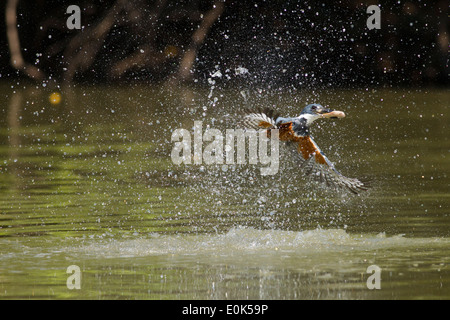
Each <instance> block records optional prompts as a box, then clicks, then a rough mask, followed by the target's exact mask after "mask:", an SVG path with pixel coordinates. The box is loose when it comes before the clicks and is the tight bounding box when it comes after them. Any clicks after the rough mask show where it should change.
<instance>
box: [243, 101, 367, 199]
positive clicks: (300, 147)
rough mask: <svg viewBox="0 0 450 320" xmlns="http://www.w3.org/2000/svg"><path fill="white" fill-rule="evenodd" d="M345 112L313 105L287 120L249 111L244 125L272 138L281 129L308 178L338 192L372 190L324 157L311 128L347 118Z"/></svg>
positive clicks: (281, 135) (280, 134)
mask: <svg viewBox="0 0 450 320" xmlns="http://www.w3.org/2000/svg"><path fill="white" fill-rule="evenodd" d="M344 117H345V113H344V112H342V111H337V110H332V109H329V108H325V107H323V106H321V105H320V104H316V103H313V104H309V105H307V106H306V107H305V108H304V109H303V111H302V112H301V113H300V115H299V116H298V117H292V118H289V117H288V118H284V117H280V116H279V114H277V113H275V112H274V111H273V110H272V109H269V108H267V109H264V110H258V111H248V112H246V113H245V114H244V117H243V124H244V126H245V127H246V128H249V129H259V130H261V129H265V130H267V136H268V137H270V133H271V129H278V130H279V131H278V134H279V135H278V136H279V139H280V140H281V141H286V142H287V144H288V145H290V146H294V147H295V149H296V150H295V152H296V153H297V154H298V155H299V157H298V158H299V161H300V168H301V169H302V171H303V172H304V174H305V176H308V177H310V178H311V179H312V180H315V181H318V182H320V183H323V184H325V185H326V186H327V187H332V188H335V189H346V190H349V191H351V192H352V193H354V194H359V193H360V192H362V191H366V190H367V189H368V183H367V182H366V181H364V182H363V181H361V180H358V179H355V178H348V177H346V176H344V175H343V174H341V173H340V172H339V171H337V170H336V168H335V167H334V164H333V163H332V162H331V161H330V160H329V159H328V158H327V157H326V156H325V155H324V154H323V152H322V151H321V150H320V149H319V147H318V146H317V144H316V143H315V142H314V140H313V139H312V137H311V134H310V128H311V125H312V124H313V123H314V122H315V121H316V120H318V119H338V118H344Z"/></svg>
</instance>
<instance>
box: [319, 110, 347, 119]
mask: <svg viewBox="0 0 450 320" xmlns="http://www.w3.org/2000/svg"><path fill="white" fill-rule="evenodd" d="M320 115H321V116H322V118H331V119H335V118H344V117H345V113H344V112H342V111H337V110H330V109H324V110H323V111H322V112H321V114H320Z"/></svg>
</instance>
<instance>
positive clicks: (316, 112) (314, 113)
mask: <svg viewBox="0 0 450 320" xmlns="http://www.w3.org/2000/svg"><path fill="white" fill-rule="evenodd" d="M344 117H345V113H344V112H342V111H337V110H332V109H329V108H325V107H323V106H321V105H320V104H316V103H313V104H309V105H307V106H306V107H305V109H303V111H302V112H301V113H300V116H299V118H304V119H306V124H307V125H310V124H311V123H313V122H314V121H315V120H317V119H320V118H331V119H336V118H344Z"/></svg>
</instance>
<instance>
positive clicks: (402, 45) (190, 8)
mask: <svg viewBox="0 0 450 320" xmlns="http://www.w3.org/2000/svg"><path fill="white" fill-rule="evenodd" d="M7 2H8V0H7V1H2V2H1V3H0V12H1V17H0V23H1V24H0V29H1V33H0V74H1V78H0V79H17V78H21V79H22V78H29V77H28V76H27V75H26V73H24V72H22V71H20V70H16V69H14V68H13V67H12V66H11V63H10V52H9V46H8V40H7V36H6V24H5V7H6V3H7ZM116 2H118V1H113V0H111V1H100V0H97V1H75V0H70V1H54V0H53V1H46V0H37V1H31V0H20V1H19V3H18V6H17V18H18V25H19V27H18V31H19V35H20V45H21V52H22V55H23V57H24V60H25V61H26V62H27V63H29V64H31V65H35V66H37V67H38V68H39V70H40V71H41V72H42V73H43V74H44V75H45V76H44V80H40V81H44V82H47V83H49V84H52V83H53V84H55V83H60V82H61V81H66V82H67V83H69V84H71V83H108V84H114V83H135V82H146V83H154V82H161V81H168V80H174V79H175V80H182V81H187V82H194V83H199V84H201V83H208V82H207V79H208V78H209V77H210V75H211V74H212V73H214V72H215V71H216V70H220V71H221V73H222V75H223V76H222V78H215V80H216V81H218V82H222V83H223V84H227V85H228V84H236V83H242V82H245V83H246V84H249V85H252V84H253V85H267V86H269V87H270V86H273V87H280V86H281V87H295V88H302V87H358V86H446V85H448V84H449V77H448V74H449V66H448V46H449V18H448V6H449V3H448V1H446V0H438V1H379V2H375V1H350V0H349V1H277V0H272V1H237V0H236V1H226V2H225V4H224V9H223V12H221V14H220V17H219V18H218V19H217V20H216V21H215V22H214V23H213V24H212V27H211V28H209V29H208V33H207V36H206V38H205V39H204V41H202V42H201V43H200V44H198V45H196V46H195V49H196V50H197V51H196V59H195V62H194V64H193V67H192V77H189V78H187V79H186V78H183V79H178V78H179V77H178V71H179V65H180V60H181V59H182V57H183V54H184V53H185V52H186V50H187V49H188V48H190V47H192V45H193V44H192V43H193V40H192V39H193V38H192V35H193V33H194V32H195V30H197V28H198V26H199V25H200V24H201V22H202V19H203V18H205V16H206V15H207V13H208V12H209V10H211V9H212V6H213V3H214V1H203V0H193V1H170V0H167V1H150V0H149V1H145V0H137V1H129V2H130V3H129V4H127V5H125V6H124V7H123V8H122V9H121V10H120V12H118V13H117V15H116V16H115V19H116V21H115V23H114V24H113V25H112V26H111V27H110V28H109V29H108V31H107V32H106V33H105V36H104V38H101V39H100V38H99V39H95V41H97V42H98V43H97V45H96V49H95V51H93V52H94V53H93V59H92V61H90V62H89V63H86V64H87V66H80V67H78V66H77V67H76V68H75V69H76V72H75V73H74V75H73V77H70V78H69V79H65V80H64V72H65V70H66V69H67V67H68V66H70V64H71V63H73V61H76V59H77V57H78V58H79V57H81V58H82V56H80V52H81V51H82V50H84V49H85V48H89V47H83V45H80V46H79V48H78V51H76V50H72V51H73V52H72V56H70V54H68V52H69V51H68V50H67V47H68V46H69V45H70V43H71V41H72V40H73V39H74V38H75V37H76V36H77V35H78V34H80V33H82V32H85V33H86V34H88V31H89V29H90V28H93V27H95V26H96V25H98V24H99V23H101V22H102V20H103V19H104V18H105V16H106V15H107V13H108V10H111V8H112V7H113V6H114V5H115V4H116ZM72 4H76V5H78V6H79V7H80V8H81V10H82V13H81V18H82V25H83V30H82V31H80V30H68V28H67V27H66V19H67V18H68V17H69V15H68V14H66V8H67V7H68V6H69V5H72ZM371 4H376V5H379V7H380V8H381V17H382V22H381V29H380V30H376V29H372V30H369V29H368V28H367V27H366V20H367V18H368V17H369V16H370V14H368V13H366V9H367V7H368V6H369V5H371ZM86 38H87V39H88V40H86V41H93V39H90V38H89V36H88V35H87V36H86ZM144 47H145V50H144V51H145V55H146V59H145V61H144V62H142V61H141V62H140V63H136V64H134V65H133V67H130V68H128V69H127V70H126V71H124V72H122V73H121V74H120V75H117V74H114V72H113V71H112V70H114V68H115V66H117V63H119V62H120V61H123V60H124V59H126V58H127V57H130V56H132V55H133V54H134V53H136V52H137V51H138V50H141V49H140V48H144ZM77 54H78V56H77ZM81 64H82V63H80V65H81ZM239 66H242V67H245V68H247V69H248V70H249V73H248V74H246V75H244V76H242V77H239V79H237V77H235V76H234V70H235V68H237V67H239ZM225 75H229V77H226V76H225ZM238 81H239V82H238Z"/></svg>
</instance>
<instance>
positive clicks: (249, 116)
mask: <svg viewBox="0 0 450 320" xmlns="http://www.w3.org/2000/svg"><path fill="white" fill-rule="evenodd" d="M277 118H278V114H276V113H275V112H274V111H273V110H272V109H269V108H266V109H261V110H255V111H251V110H245V112H244V115H243V118H242V125H243V127H245V128H248V129H256V130H258V129H276V128H277V126H276V124H275V121H276V119H277Z"/></svg>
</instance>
